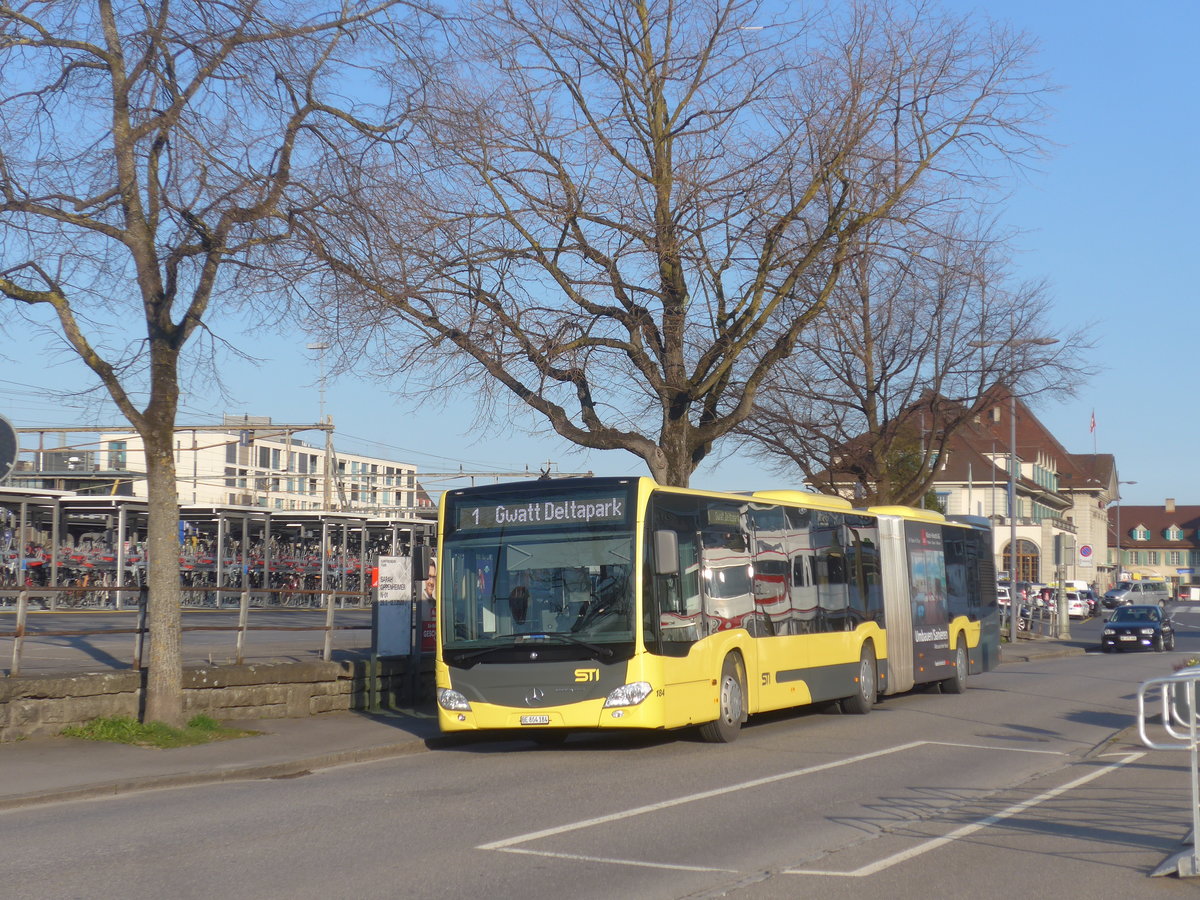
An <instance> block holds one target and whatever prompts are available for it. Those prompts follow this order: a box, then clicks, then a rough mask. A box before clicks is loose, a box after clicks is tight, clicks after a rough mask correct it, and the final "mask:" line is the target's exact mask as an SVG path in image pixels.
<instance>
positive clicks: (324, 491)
mask: <svg viewBox="0 0 1200 900" xmlns="http://www.w3.org/2000/svg"><path fill="white" fill-rule="evenodd" d="M308 349H309V350H316V351H317V353H319V354H320V356H319V361H320V364H321V381H320V399H321V425H322V426H324V427H325V477H324V478H322V479H321V481H322V487H321V497H322V499H321V506H322V508H323V509H324V510H325V511H326V512H328V511H329V509H330V507H331V506H332V504H333V484H332V481H333V428H332V427H330V426H331V424H332V423H330V422H326V421H325V351H326V350H328V349H329V345H328V344H326V343H324V342H321V343H318V344H309V345H308ZM322 587H324V585H322Z"/></svg>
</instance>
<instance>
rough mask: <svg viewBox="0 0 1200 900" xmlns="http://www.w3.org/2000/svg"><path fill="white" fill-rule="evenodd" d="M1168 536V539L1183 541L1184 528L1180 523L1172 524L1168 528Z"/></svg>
mask: <svg viewBox="0 0 1200 900" xmlns="http://www.w3.org/2000/svg"><path fill="white" fill-rule="evenodd" d="M1166 537H1167V540H1168V541H1182V540H1183V529H1182V528H1180V527H1179V526H1178V525H1172V526H1171V527H1170V528H1168V529H1167V530H1166Z"/></svg>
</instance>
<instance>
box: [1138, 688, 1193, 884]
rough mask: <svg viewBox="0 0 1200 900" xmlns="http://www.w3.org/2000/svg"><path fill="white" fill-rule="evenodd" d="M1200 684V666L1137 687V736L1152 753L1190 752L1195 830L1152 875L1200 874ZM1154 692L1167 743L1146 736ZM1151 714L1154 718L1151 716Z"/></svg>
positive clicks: (1190, 875) (1191, 875) (1182, 875)
mask: <svg viewBox="0 0 1200 900" xmlns="http://www.w3.org/2000/svg"><path fill="white" fill-rule="evenodd" d="M1198 681H1200V666H1189V667H1188V668H1186V669H1180V670H1179V671H1178V672H1176V673H1175V674H1174V675H1166V676H1163V677H1161V678H1151V679H1149V680H1148V681H1144V682H1142V685H1141V687H1139V688H1138V695H1137V700H1138V735H1139V736H1140V737H1141V739H1142V743H1143V744H1145V745H1146V746H1147V747H1149V748H1150V749H1151V750H1180V749H1183V748H1185V747H1186V748H1187V749H1188V750H1190V751H1191V766H1190V769H1191V772H1190V775H1191V781H1192V829H1191V832H1190V833H1189V834H1188V835H1187V837H1185V838H1184V841H1183V842H1184V845H1185V848H1184V849H1183V850H1180V851H1179V852H1178V853H1176V854H1174V855H1173V856H1170V857H1168V858H1167V859H1166V860H1164V861H1163V862H1162V864H1161V865H1159V867H1158V868H1157V869H1155V870H1154V871H1153V872H1152V873H1151V874H1152V875H1169V874H1171V873H1172V872H1174V873H1175V874H1177V875H1179V876H1180V877H1181V878H1182V877H1194V876H1196V875H1200V855H1198V854H1197V846H1196V836H1197V834H1200V741H1198V740H1197V738H1198V737H1200V715H1198V713H1200V707H1198V706H1197V704H1196V683H1197V682H1198ZM1155 690H1157V691H1158V694H1159V696H1160V697H1161V700H1162V712H1161V714H1157V715H1156V718H1158V720H1159V724H1161V726H1162V731H1163V732H1164V733H1165V734H1166V740H1165V741H1154V740H1151V739H1150V735H1149V734H1147V731H1146V724H1147V718H1148V717H1147V714H1146V707H1147V704H1146V698H1147V695H1149V694H1152V693H1153V692H1154V691H1155ZM1151 702H1152V703H1153V700H1152V701H1151ZM1151 715H1155V714H1154V713H1152V714H1151Z"/></svg>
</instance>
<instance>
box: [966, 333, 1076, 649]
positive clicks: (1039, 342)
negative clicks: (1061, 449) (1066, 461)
mask: <svg viewBox="0 0 1200 900" xmlns="http://www.w3.org/2000/svg"><path fill="white" fill-rule="evenodd" d="M1010 322H1011V327H1012V337H1011V338H1010V339H1009V340H1007V341H969V342H968V344H967V346H969V347H979V348H985V347H1008V348H1009V349H1015V348H1017V347H1048V346H1050V345H1051V344H1057V343H1058V340H1057V339H1056V338H1047V337H1035V338H1018V337H1017V320H1016V316H1015V315H1014V316H1012V317H1011V320H1010ZM1008 398H1009V410H1008V419H1009V422H1008V424H1009V460H1008V527H1009V537H1008V585H1009V587H1008V639H1009V641H1010V642H1012V643H1015V642H1016V640H1017V616H1018V614H1019V612H1018V607H1019V606H1020V604H1019V603H1018V602H1017V574H1018V573H1017V392H1016V391H1015V390H1014V389H1013V387H1012V386H1011V385H1010V386H1009V388H1008Z"/></svg>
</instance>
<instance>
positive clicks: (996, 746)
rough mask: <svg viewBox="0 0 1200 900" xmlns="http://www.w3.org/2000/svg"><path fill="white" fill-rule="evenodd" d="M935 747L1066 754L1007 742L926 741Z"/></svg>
mask: <svg viewBox="0 0 1200 900" xmlns="http://www.w3.org/2000/svg"><path fill="white" fill-rule="evenodd" d="M924 743H926V744H930V745H932V746H935V747H964V748H966V749H967V750H1006V751H1008V752H1009V753H1043V754H1046V755H1047V756H1066V755H1067V754H1066V753H1064V752H1063V751H1062V750H1035V749H1033V748H1032V747H1010V746H1008V745H1007V744H960V743H957V742H955V741H925V742H924Z"/></svg>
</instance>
